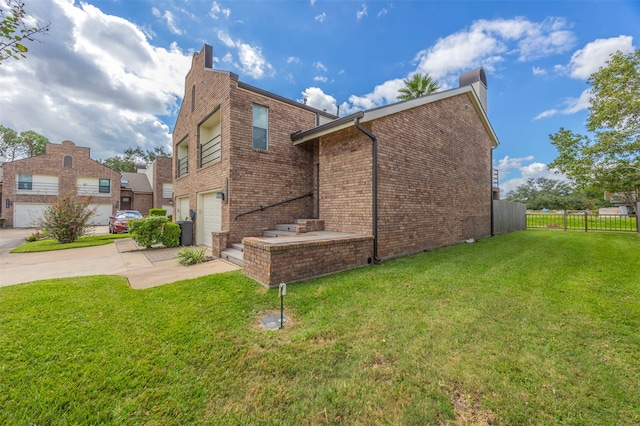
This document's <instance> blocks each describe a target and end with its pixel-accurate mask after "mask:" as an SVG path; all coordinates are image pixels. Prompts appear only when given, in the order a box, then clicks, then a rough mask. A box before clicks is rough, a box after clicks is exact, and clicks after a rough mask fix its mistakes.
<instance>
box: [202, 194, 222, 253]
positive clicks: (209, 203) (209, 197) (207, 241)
mask: <svg viewBox="0 0 640 426" xmlns="http://www.w3.org/2000/svg"><path fill="white" fill-rule="evenodd" d="M199 201H201V204H200V208H198V216H199V217H200V220H198V218H196V221H197V222H199V224H200V225H201V226H199V228H200V232H199V233H198V241H196V244H198V245H203V246H207V247H211V232H212V231H220V230H221V229H222V200H220V199H219V198H216V192H211V193H208V194H202V195H201V196H200V197H199Z"/></svg>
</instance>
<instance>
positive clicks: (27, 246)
mask: <svg viewBox="0 0 640 426" xmlns="http://www.w3.org/2000/svg"><path fill="white" fill-rule="evenodd" d="M130 236H131V235H129V234H109V235H91V236H86V237H80V238H79V239H78V240H77V241H74V242H73V243H65V244H61V243H59V242H58V241H56V240H37V241H28V242H25V243H22V244H20V245H19V246H18V247H16V248H14V249H13V250H11V253H37V252H43V251H52V250H67V249H72V248H81V247H94V246H102V245H105V244H111V243H112V242H113V240H117V239H119V238H127V237H130Z"/></svg>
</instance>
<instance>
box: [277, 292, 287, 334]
mask: <svg viewBox="0 0 640 426" xmlns="http://www.w3.org/2000/svg"><path fill="white" fill-rule="evenodd" d="M286 294H287V284H285V283H280V286H279V287H278V296H280V328H282V327H284V296H285V295H286Z"/></svg>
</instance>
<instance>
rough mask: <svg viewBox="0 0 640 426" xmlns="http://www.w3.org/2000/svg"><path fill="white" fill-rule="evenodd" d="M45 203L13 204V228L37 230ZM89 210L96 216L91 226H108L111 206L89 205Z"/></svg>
mask: <svg viewBox="0 0 640 426" xmlns="http://www.w3.org/2000/svg"><path fill="white" fill-rule="evenodd" d="M47 206H48V204H46V203H15V204H14V205H13V207H14V212H13V214H14V219H13V227H14V228H37V226H38V221H39V220H40V218H41V217H42V215H43V214H44V211H45V210H46V209H47ZM89 208H90V209H94V208H95V210H96V215H95V216H94V217H93V218H91V221H90V224H91V225H96V226H97V225H108V224H109V216H111V204H90V205H89Z"/></svg>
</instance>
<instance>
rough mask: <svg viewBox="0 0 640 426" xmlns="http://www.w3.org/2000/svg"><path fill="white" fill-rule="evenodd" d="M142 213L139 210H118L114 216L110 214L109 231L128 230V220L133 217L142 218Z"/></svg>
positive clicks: (113, 232) (112, 232) (117, 232)
mask: <svg viewBox="0 0 640 426" xmlns="http://www.w3.org/2000/svg"><path fill="white" fill-rule="evenodd" d="M140 218H142V214H140V212H139V211H137V210H118V211H117V212H116V214H114V215H113V216H109V233H110V234H119V233H121V232H127V231H128V230H129V227H128V225H127V222H129V221H130V220H131V219H140Z"/></svg>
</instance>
